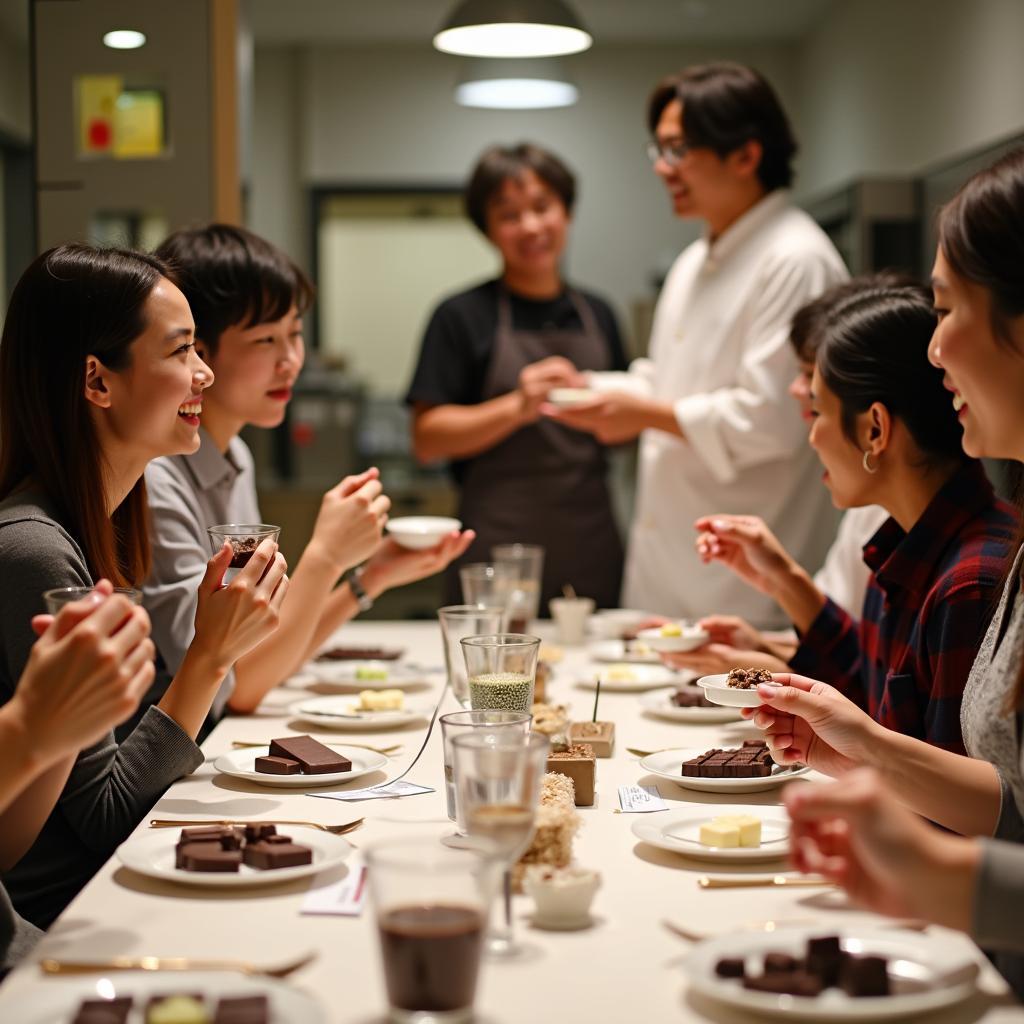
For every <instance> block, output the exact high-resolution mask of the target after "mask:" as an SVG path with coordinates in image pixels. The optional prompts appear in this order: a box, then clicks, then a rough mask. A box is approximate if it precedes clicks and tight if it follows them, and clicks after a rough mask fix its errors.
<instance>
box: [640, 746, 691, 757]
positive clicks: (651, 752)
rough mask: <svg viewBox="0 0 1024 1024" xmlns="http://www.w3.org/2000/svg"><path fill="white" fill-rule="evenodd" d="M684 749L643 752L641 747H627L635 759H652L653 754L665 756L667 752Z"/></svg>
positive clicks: (671, 748)
mask: <svg viewBox="0 0 1024 1024" xmlns="http://www.w3.org/2000/svg"><path fill="white" fill-rule="evenodd" d="M683 749H685V748H684V747H662V748H661V749H660V750H641V749H640V748H639V747H626V751H627V753H630V754H632V755H633V756H634V757H650V756H651V754H663V753H664V752H665V751H666V750H683Z"/></svg>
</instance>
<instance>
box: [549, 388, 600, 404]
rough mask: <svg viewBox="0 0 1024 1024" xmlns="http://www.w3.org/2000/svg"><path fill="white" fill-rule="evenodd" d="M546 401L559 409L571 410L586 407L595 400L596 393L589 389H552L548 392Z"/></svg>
mask: <svg viewBox="0 0 1024 1024" xmlns="http://www.w3.org/2000/svg"><path fill="white" fill-rule="evenodd" d="M547 397H548V401H549V402H550V403H551V404H552V405H553V406H556V407H557V408H559V409H572V408H573V407H574V406H577V405H586V404H587V403H588V402H592V401H593V400H594V399H595V398H597V392H596V391H592V390H591V389H590V388H552V389H551V390H550V391H549V392H548V396H547Z"/></svg>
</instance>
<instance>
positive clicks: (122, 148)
mask: <svg viewBox="0 0 1024 1024" xmlns="http://www.w3.org/2000/svg"><path fill="white" fill-rule="evenodd" d="M77 86H78V90H77V91H78V151H79V153H81V154H82V155H88V156H107V157H113V158H114V159H115V160H133V159H134V160H137V159H140V158H141V159H145V158H147V157H155V156H160V155H161V154H162V153H163V152H164V144H165V140H164V96H163V93H162V92H161V91H160V90H159V89H152V88H150V89H133V88H125V86H124V80H123V79H122V77H121V76H120V75H80V76H79V78H78V81H77Z"/></svg>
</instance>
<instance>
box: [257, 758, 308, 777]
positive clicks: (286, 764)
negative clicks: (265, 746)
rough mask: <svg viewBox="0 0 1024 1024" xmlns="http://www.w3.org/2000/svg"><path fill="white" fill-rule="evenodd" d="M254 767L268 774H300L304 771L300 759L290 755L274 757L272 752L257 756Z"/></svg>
mask: <svg viewBox="0 0 1024 1024" xmlns="http://www.w3.org/2000/svg"><path fill="white" fill-rule="evenodd" d="M254 767H255V768H256V771H258V772H265V773H266V774H267V775H298V774H299V772H301V771H302V766H301V765H300V764H299V762H298V761H293V760H292V759H291V758H290V757H272V756H271V755H270V754H266V755H264V756H263V757H257V758H256V762H255V765H254Z"/></svg>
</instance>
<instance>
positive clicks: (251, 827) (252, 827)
mask: <svg viewBox="0 0 1024 1024" xmlns="http://www.w3.org/2000/svg"><path fill="white" fill-rule="evenodd" d="M273 835H277V826H276V825H271V824H269V823H268V822H265V821H251V822H249V824H248V825H246V826H245V841H246V842H247V843H255V842H258V841H259V840H260V839H266V838H267V836H273Z"/></svg>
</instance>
